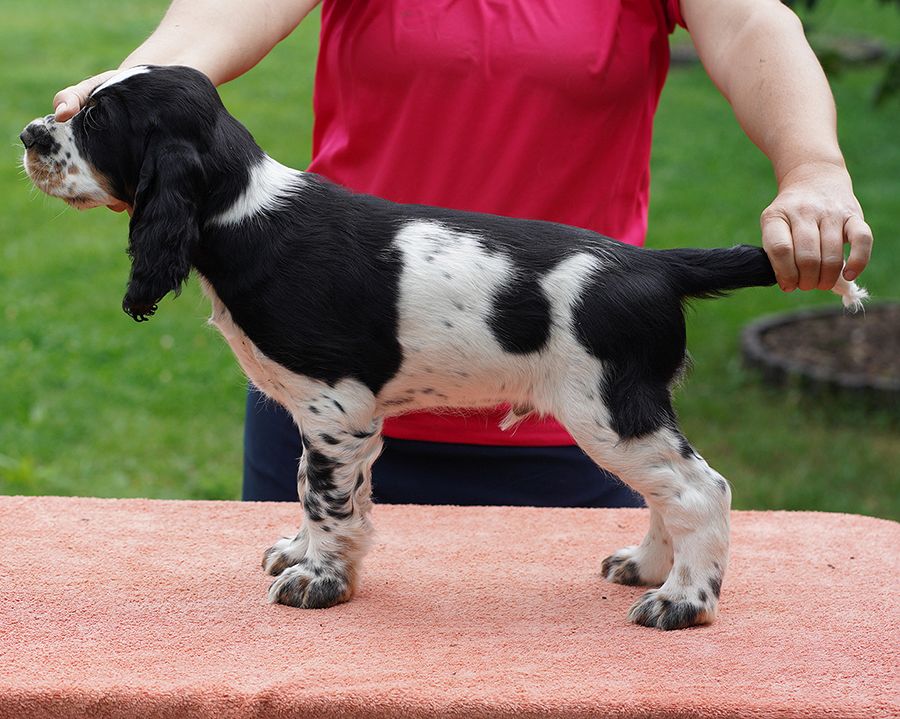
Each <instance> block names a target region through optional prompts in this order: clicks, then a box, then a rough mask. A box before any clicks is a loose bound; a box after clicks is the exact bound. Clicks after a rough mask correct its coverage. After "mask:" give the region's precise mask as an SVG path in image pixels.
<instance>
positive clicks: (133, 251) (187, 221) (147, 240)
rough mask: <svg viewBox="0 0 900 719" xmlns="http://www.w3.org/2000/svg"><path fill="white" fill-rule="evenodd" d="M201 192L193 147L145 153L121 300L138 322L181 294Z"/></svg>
mask: <svg viewBox="0 0 900 719" xmlns="http://www.w3.org/2000/svg"><path fill="white" fill-rule="evenodd" d="M203 186H204V182H203V167H202V165H201V164H200V157H199V156H198V155H197V151H196V150H194V149H193V148H192V147H188V146H186V145H180V144H169V145H161V146H158V147H154V146H151V147H149V148H148V149H147V152H146V154H145V156H144V164H143V165H142V166H141V172H140V177H139V179H138V186H137V191H136V192H135V197H134V211H133V213H132V216H131V225H130V229H129V234H128V255H129V257H131V277H130V278H129V280H128V289H127V291H126V292H125V299H124V300H122V309H124V310H125V312H127V313H128V314H129V315H131V317H132V318H133V319H134V320H135V321H137V322H144V321H145V320H147V319H149V318H150V316H151V315H152V314H153V313H154V312H156V305H157V303H158V302H159V301H160V300H161V299H162V298H163V297H165V295H166V294H167V293H169V292H173V291H174V292H175V294H176V295H177V294H178V293H179V292H181V285H182V284H183V283H184V282H185V280H187V278H188V275H189V274H190V272H191V254H192V252H193V250H194V247H195V246H196V244H197V241H198V239H199V236H200V228H199V224H198V222H199V220H198V214H199V211H198V205H199V203H200V201H201V198H202V197H203Z"/></svg>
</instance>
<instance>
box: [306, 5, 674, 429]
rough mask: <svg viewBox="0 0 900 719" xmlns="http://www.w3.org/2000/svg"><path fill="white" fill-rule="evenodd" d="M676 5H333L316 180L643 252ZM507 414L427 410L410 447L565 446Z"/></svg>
mask: <svg viewBox="0 0 900 719" xmlns="http://www.w3.org/2000/svg"><path fill="white" fill-rule="evenodd" d="M675 23H682V19H681V16H680V14H679V9H678V0H569V1H568V2H565V3H560V2H553V0H466V1H465V2H453V1H451V0H378V1H377V2H353V1H352V0H325V1H324V3H323V6H322V32H321V45H320V50H319V61H318V67H317V70H316V81H315V95H314V101H313V107H314V110H315V128H314V132H313V158H312V162H311V164H310V166H309V170H310V171H312V172H317V173H319V174H321V175H324V176H325V177H327V178H329V179H331V180H332V181H334V182H337V183H338V184H341V185H344V186H345V187H348V188H350V189H352V190H356V191H358V192H365V193H369V194H373V195H378V196H380V197H384V198H387V199H389V200H394V201H396V202H408V203H419V204H427V205H438V206H442V207H451V208H455V209H461V210H473V211H478V212H490V213H494V214H500V215H509V216H513V217H525V218H533V219H541V220H552V221H555V222H564V223H566V224H570V225H576V226H578V227H586V228H589V229H592V230H595V231H597V232H601V233H603V234H605V235H609V236H610V237H615V238H617V239H620V240H622V241H624V242H628V243H631V244H635V245H639V244H642V243H643V241H644V235H645V233H646V229H647V203H648V199H649V185H650V174H649V160H650V141H651V136H652V130H653V114H654V112H655V111H656V107H657V103H658V100H659V95H660V92H661V90H662V86H663V82H664V81H665V77H666V72H667V71H668V67H669V45H668V34H669V33H670V32H671V31H672V29H673V28H674V25H675ZM505 414H506V409H505V408H497V409H495V410H490V411H486V412H485V411H472V412H469V413H465V414H459V413H456V412H454V413H453V414H440V413H429V412H415V413H411V414H407V415H404V416H402V417H397V418H392V419H389V420H387V421H386V422H385V434H386V435H387V436H389V437H396V438H401V439H416V440H427V441H435V442H463V443H472V444H492V445H566V444H572V439H571V438H570V437H569V436H568V434H567V433H566V432H565V430H564V429H563V428H562V427H561V426H560V425H559V424H557V423H556V422H555V421H553V420H552V419H549V418H548V419H528V420H526V421H525V422H523V423H522V424H521V425H519V426H518V427H517V428H516V429H515V430H514V431H512V432H504V431H502V430H500V429H499V427H498V426H497V425H498V422H499V420H500V419H501V418H502V417H503V416H504V415H505Z"/></svg>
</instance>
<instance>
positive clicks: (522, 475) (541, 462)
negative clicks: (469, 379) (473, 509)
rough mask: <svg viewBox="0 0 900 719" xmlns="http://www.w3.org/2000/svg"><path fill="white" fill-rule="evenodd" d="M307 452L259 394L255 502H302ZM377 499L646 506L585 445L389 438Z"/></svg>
mask: <svg viewBox="0 0 900 719" xmlns="http://www.w3.org/2000/svg"><path fill="white" fill-rule="evenodd" d="M302 451H303V447H302V445H301V444H300V434H299V432H298V431H297V427H296V425H295V424H294V422H293V420H292V419H291V416H290V415H289V414H288V413H287V411H286V410H285V409H284V408H282V407H281V406H280V405H278V404H276V403H274V402H268V401H265V400H264V399H263V398H262V395H260V394H259V392H258V391H257V390H256V389H255V388H252V387H251V389H250V391H249V392H248V395H247V416H246V424H245V429H244V491H243V497H244V499H245V500H249V501H296V500H297V460H298V459H299V457H300V454H301V453H302ZM372 494H373V499H374V500H375V501H376V502H381V503H387V504H406V503H409V504H461V505H476V504H494V505H515V506H531V507H641V506H643V501H642V499H641V497H640V495H638V494H636V493H635V492H633V491H632V490H631V489H629V488H628V487H627V486H626V485H625V484H623V483H622V482H621V481H619V480H618V479H617V478H616V477H615V476H614V475H612V474H610V473H609V472H606V471H604V470H602V469H600V468H598V467H597V465H595V464H594V463H593V462H592V461H591V460H590V459H589V458H588V457H587V456H586V455H585V454H584V452H582V451H581V450H580V449H579V448H578V447H575V446H568V447H498V446H482V445H471V444H453V443H445V442H416V441H411V440H404V439H392V438H390V437H385V438H384V451H383V452H382V454H381V456H380V457H379V458H378V459H377V460H376V462H375V465H374V467H373V469H372Z"/></svg>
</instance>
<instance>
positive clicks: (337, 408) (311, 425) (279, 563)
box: [263, 390, 381, 608]
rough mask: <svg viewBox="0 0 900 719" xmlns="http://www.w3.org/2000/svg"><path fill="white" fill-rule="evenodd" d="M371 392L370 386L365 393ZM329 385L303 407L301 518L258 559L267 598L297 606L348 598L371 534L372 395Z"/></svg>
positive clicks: (376, 443) (376, 444)
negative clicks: (266, 578)
mask: <svg viewBox="0 0 900 719" xmlns="http://www.w3.org/2000/svg"><path fill="white" fill-rule="evenodd" d="M369 397H371V394H370V393H369ZM358 399H359V398H358V397H357V398H354V397H353V396H352V395H342V394H341V393H339V392H337V391H334V390H328V391H323V393H322V394H321V395H320V396H319V397H318V398H316V399H314V400H313V401H311V402H310V403H308V404H307V405H306V406H304V407H303V408H302V409H303V411H302V412H301V413H300V415H301V416H299V417H297V419H298V424H299V425H300V426H301V428H302V436H303V447H304V451H303V456H302V458H301V460H300V468H299V472H298V478H297V487H298V492H299V496H300V502H301V505H302V507H303V515H304V523H303V526H302V527H301V528H300V531H299V532H298V533H297V535H296V536H295V537H293V538H285V539H282V540H280V541H279V542H277V543H276V544H275V545H274V546H272V547H271V548H269V549H268V550H267V551H266V553H265V555H264V556H263V567H264V568H265V570H266V571H267V572H269V573H270V574H274V575H276V579H275V581H274V582H273V583H272V586H271V587H270V588H269V600H270V601H272V602H278V603H280V604H288V605H291V606H295V607H306V608H313V607H330V606H332V605H334V604H338V603H340V602H345V601H347V600H348V599H349V598H350V597H351V596H352V594H353V592H354V591H355V589H356V585H357V583H358V580H359V569H360V562H361V560H362V557H363V555H364V554H365V553H366V551H367V549H368V547H369V544H370V541H371V535H372V528H371V524H370V522H369V518H368V514H369V510H370V509H371V505H372V502H371V473H372V464H373V463H374V461H375V459H376V458H377V457H378V454H379V453H380V452H381V421H380V420H379V419H376V418H374V416H373V413H372V407H373V406H374V402H369V401H363V402H359V401H358Z"/></svg>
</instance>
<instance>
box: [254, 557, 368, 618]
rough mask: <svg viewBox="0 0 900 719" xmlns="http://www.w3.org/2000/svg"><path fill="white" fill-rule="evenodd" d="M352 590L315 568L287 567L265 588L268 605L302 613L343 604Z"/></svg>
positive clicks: (340, 580)
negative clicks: (267, 590) (298, 609)
mask: <svg viewBox="0 0 900 719" xmlns="http://www.w3.org/2000/svg"><path fill="white" fill-rule="evenodd" d="M352 594H353V589H352V587H351V586H350V582H348V581H347V580H346V579H345V578H343V577H341V576H340V575H337V574H333V573H327V574H326V573H324V572H323V571H322V570H321V569H319V568H318V567H309V566H307V565H306V563H305V562H304V563H303V564H295V565H293V566H290V567H287V568H286V569H284V571H282V572H281V573H280V574H279V575H278V577H277V578H276V579H275V581H274V582H272V586H271V587H269V601H270V602H272V603H278V604H287V605H288V606H291V607H300V608H302V609H324V608H325V607H332V606H334V605H335V604H340V603H341V602H346V601H347V600H349V599H350V597H351V595H352Z"/></svg>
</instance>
